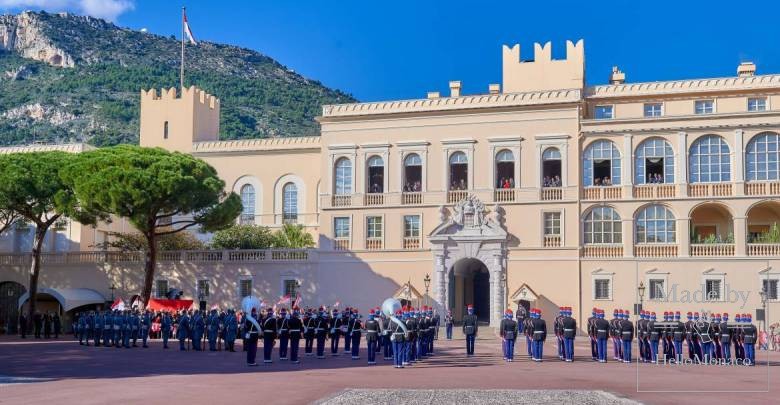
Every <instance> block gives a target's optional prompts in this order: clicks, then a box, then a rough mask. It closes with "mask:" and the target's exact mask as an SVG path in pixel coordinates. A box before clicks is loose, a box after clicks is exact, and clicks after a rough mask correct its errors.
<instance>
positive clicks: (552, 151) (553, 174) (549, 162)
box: [542, 148, 562, 187]
mask: <svg viewBox="0 0 780 405" xmlns="http://www.w3.org/2000/svg"><path fill="white" fill-rule="evenodd" d="M561 181H562V180H561V151H559V150H558V148H547V149H545V150H544V152H542V187H561V186H562V184H561Z"/></svg>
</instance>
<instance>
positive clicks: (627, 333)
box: [623, 332, 631, 335]
mask: <svg viewBox="0 0 780 405" xmlns="http://www.w3.org/2000/svg"><path fill="white" fill-rule="evenodd" d="M623 334H624V335H630V334H631V332H623Z"/></svg>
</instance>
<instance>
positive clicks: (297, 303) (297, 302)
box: [292, 294, 301, 308]
mask: <svg viewBox="0 0 780 405" xmlns="http://www.w3.org/2000/svg"><path fill="white" fill-rule="evenodd" d="M292 306H293V308H300V307H301V294H298V296H297V297H295V302H293V305H292Z"/></svg>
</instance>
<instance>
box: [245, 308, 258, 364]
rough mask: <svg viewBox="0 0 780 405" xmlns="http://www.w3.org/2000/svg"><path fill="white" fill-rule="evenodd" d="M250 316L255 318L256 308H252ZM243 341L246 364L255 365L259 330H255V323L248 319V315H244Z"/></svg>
mask: <svg viewBox="0 0 780 405" xmlns="http://www.w3.org/2000/svg"><path fill="white" fill-rule="evenodd" d="M252 317H253V318H255V319H257V310H256V309H255V308H252ZM243 329H244V336H243V338H244V341H245V342H246V346H247V347H246V364H247V365H248V366H257V361H255V359H256V358H257V341H258V339H259V337H260V331H259V330H257V327H256V326H255V324H254V323H253V322H252V321H250V320H249V317H244V328H243Z"/></svg>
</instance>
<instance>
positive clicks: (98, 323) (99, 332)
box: [94, 311, 106, 346]
mask: <svg viewBox="0 0 780 405" xmlns="http://www.w3.org/2000/svg"><path fill="white" fill-rule="evenodd" d="M105 320H106V318H105V317H104V316H103V313H102V312H100V311H98V312H97V313H95V332H94V335H95V346H100V342H101V340H103V326H104V325H105Z"/></svg>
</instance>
